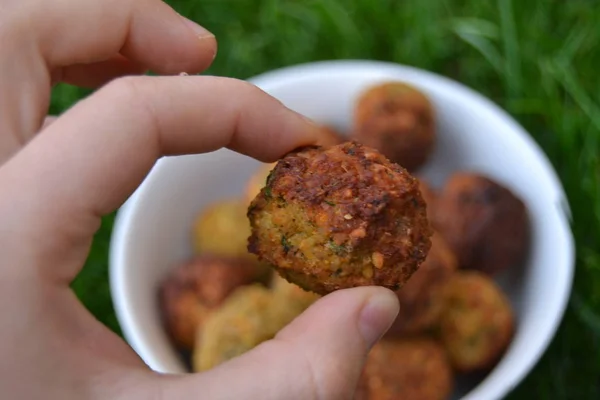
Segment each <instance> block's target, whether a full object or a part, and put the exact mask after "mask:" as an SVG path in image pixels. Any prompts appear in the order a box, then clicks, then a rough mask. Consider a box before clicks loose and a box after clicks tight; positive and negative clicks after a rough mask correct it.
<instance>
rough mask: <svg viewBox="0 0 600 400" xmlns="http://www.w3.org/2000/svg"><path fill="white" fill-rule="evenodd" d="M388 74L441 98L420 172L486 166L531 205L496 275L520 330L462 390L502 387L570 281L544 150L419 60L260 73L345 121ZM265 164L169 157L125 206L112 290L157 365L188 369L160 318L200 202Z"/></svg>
mask: <svg viewBox="0 0 600 400" xmlns="http://www.w3.org/2000/svg"><path fill="white" fill-rule="evenodd" d="M387 79H396V80H403V81H406V82H409V83H412V84H413V85H415V86H417V87H419V88H420V89H421V90H423V91H424V92H425V93H426V94H428V95H429V96H430V98H431V99H432V101H433V103H434V106H435V109H436V114H437V116H436V118H437V125H438V142H437V147H436V149H435V151H434V154H433V157H432V158H431V161H430V162H429V164H428V165H427V166H426V167H425V168H423V169H422V171H420V172H419V175H423V176H425V177H426V178H427V179H428V180H429V181H430V182H431V183H432V184H433V185H434V186H435V185H438V186H439V185H440V184H441V183H443V181H444V180H445V179H446V177H447V176H449V174H451V173H452V172H453V171H455V170H465V169H468V170H475V171H479V172H482V173H485V174H487V175H489V176H491V177H492V178H494V179H495V180H497V181H499V182H500V183H502V184H504V185H505V186H507V187H508V188H510V189H511V190H513V191H514V192H515V193H517V194H518V195H519V196H520V197H521V198H522V199H523V200H524V202H525V203H526V204H527V206H528V209H529V214H530V221H531V226H532V243H531V249H530V252H529V256H528V260H527V262H526V264H525V265H523V266H522V267H520V268H513V269H512V270H511V271H509V272H508V273H506V274H505V275H504V276H503V277H501V279H499V281H500V284H501V285H502V286H503V288H504V289H505V290H506V292H507V293H508V295H509V297H510V300H511V302H512V305H513V307H514V309H515V311H516V314H517V332H516V335H515V338H514V340H513V342H512V344H511V346H510V348H509V349H508V351H507V352H506V354H505V356H504V357H503V359H502V360H501V361H500V363H499V364H498V365H497V366H496V368H495V369H494V370H493V371H492V372H491V373H490V374H488V375H487V376H486V377H485V379H484V380H482V381H481V382H478V381H472V380H466V381H464V382H460V383H459V385H458V387H457V389H456V391H455V394H454V398H464V399H485V400H489V399H496V398H500V397H502V396H503V395H504V394H505V393H506V392H507V391H508V390H510V389H511V388H512V387H514V386H515V385H516V384H517V383H518V382H519V381H520V379H522V377H523V376H524V375H525V374H526V373H527V371H528V370H529V369H530V368H531V367H532V366H533V365H534V364H535V362H536V361H537V360H538V358H539V356H540V355H541V353H542V352H543V351H544V350H545V348H546V346H547V344H548V342H549V340H550V339H551V337H552V336H553V334H554V331H555V329H556V327H557V324H558V323H559V321H560V319H561V317H562V314H563V311H564V307H565V303H566V300H567V298H568V295H569V291H570V287H571V279H572V268H573V257H574V255H573V242H572V237H571V233H570V230H569V226H568V221H567V218H566V216H565V201H564V196H563V192H562V189H561V186H560V183H559V181H558V179H557V178H556V175H555V173H554V171H553V170H552V167H551V166H550V164H549V163H548V161H547V159H546V158H545V156H544V155H543V153H542V152H541V151H540V150H539V148H538V147H537V146H536V145H535V143H534V142H533V141H532V140H531V139H530V137H529V136H528V135H527V134H526V133H525V132H524V131H523V130H522V128H521V127H520V126H518V125H517V124H516V123H515V122H514V121H513V120H512V119H511V118H510V117H508V116H507V115H506V114H505V113H504V112H503V111H501V110H500V109H499V108H497V107H496V106H495V105H494V104H492V103H491V102H490V101H488V100H487V99H485V98H483V97H482V96H480V95H478V94H476V93H475V92H473V91H471V90H469V89H467V88H465V87H464V86H462V85H460V84H458V83H456V82H453V81H450V80H448V79H445V78H442V77H439V76H437V75H434V74H431V73H427V72H424V71H420V70H416V69H413V68H408V67H402V66H398V65H392V64H386V63H377V62H360V61H358V62H357V61H345V62H328V63H315V64H308V65H304V66H299V67H293V68H288V69H284V70H281V71H276V72H273V73H269V74H265V75H262V76H259V77H257V78H255V79H254V80H253V82H254V83H256V84H257V85H258V86H260V87H262V88H263V89H264V90H265V91H267V92H268V93H270V94H271V95H273V96H275V97H277V98H278V99H280V100H281V101H282V102H283V103H284V104H286V105H287V106H288V107H290V108H292V109H294V110H296V111H299V112H301V113H303V114H305V115H307V116H309V117H311V118H313V119H315V120H316V121H318V122H321V123H328V124H332V125H334V126H337V127H339V128H340V129H343V130H345V129H348V128H350V123H351V115H352V111H353V106H354V100H355V99H356V97H357V95H358V93H359V92H360V91H361V90H363V89H364V88H365V87H367V86H369V85H372V84H375V83H377V82H380V81H382V80H387ZM258 165H259V163H258V162H257V161H255V160H253V159H250V158H248V157H245V156H243V155H239V154H237V153H234V152H232V151H229V150H219V151H216V152H213V153H210V154H204V155H193V156H183V157H169V158H163V159H162V160H160V161H159V162H158V163H157V165H156V166H155V168H154V169H153V171H152V172H151V174H150V175H149V176H148V178H147V179H146V181H145V182H144V183H143V185H142V186H141V187H140V188H139V189H138V191H137V192H136V193H135V194H134V195H133V196H132V197H131V199H130V200H129V201H128V202H127V203H126V205H125V206H124V207H123V208H122V209H121V211H120V213H119V218H118V220H117V223H116V227H115V232H114V235H113V243H112V248H111V286H112V290H113V297H114V302H115V306H116V309H117V314H118V318H119V321H120V323H121V325H122V327H123V330H124V333H125V335H126V337H127V339H128V340H129V342H130V344H131V345H132V346H133V347H134V349H135V350H136V351H137V352H138V353H139V354H140V356H141V357H142V358H143V359H144V361H145V362H146V363H147V364H148V365H149V366H150V367H151V368H153V369H155V370H157V371H161V372H183V371H184V365H183V363H182V362H181V361H180V360H179V358H178V355H177V353H176V352H175V350H174V349H173V347H172V346H171V344H170V343H169V340H168V338H167V336H166V334H165V332H164V330H163V328H162V326H161V321H160V316H159V313H158V305H157V301H156V290H157V284H158V281H159V279H161V278H162V277H163V276H164V275H165V273H166V272H167V271H168V270H169V269H170V268H171V267H172V266H173V265H174V264H175V263H177V262H180V261H183V260H185V259H186V258H188V257H189V256H190V255H191V243H190V230H191V225H192V222H193V219H194V217H195V215H196V213H197V212H198V211H199V210H200V209H201V208H202V207H204V206H206V205H208V204H209V203H211V202H213V201H216V200H218V199H221V198H223V197H228V196H239V195H241V193H242V190H243V187H244V184H245V182H246V181H247V180H248V179H249V178H250V176H251V175H252V173H253V172H254V170H255V169H256V167H257V166H258Z"/></svg>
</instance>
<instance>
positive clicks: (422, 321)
mask: <svg viewBox="0 0 600 400" xmlns="http://www.w3.org/2000/svg"><path fill="white" fill-rule="evenodd" d="M456 269H457V262H456V257H455V256H454V254H453V253H452V251H451V250H450V248H449V247H448V245H447V244H446V242H445V241H444V239H442V238H441V237H440V235H439V234H437V233H435V234H434V235H433V236H432V237H431V249H430V250H429V254H428V255H427V258H426V259H425V262H424V263H423V264H422V265H421V267H420V268H419V269H418V270H417V272H415V273H414V274H413V276H411V278H410V279H409V280H408V282H406V284H405V285H404V286H403V287H402V289H400V290H399V291H397V292H396V294H397V296H398V300H399V301H400V307H401V309H402V312H400V314H399V315H398V318H396V321H394V323H393V325H392V327H391V328H390V329H389V331H388V335H412V334H418V333H423V332H425V331H427V330H429V329H431V328H433V327H434V326H435V324H436V323H437V322H438V319H439V317H440V314H441V312H442V309H443V307H444V296H443V294H442V291H441V288H442V287H443V285H444V283H445V282H447V281H448V279H450V277H451V276H452V275H453V274H454V272H455V271H456Z"/></svg>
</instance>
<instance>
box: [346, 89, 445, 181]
mask: <svg viewBox="0 0 600 400" xmlns="http://www.w3.org/2000/svg"><path fill="white" fill-rule="evenodd" d="M353 139H355V140H357V141H359V142H361V143H364V144H365V145H367V146H371V147H373V148H375V149H377V150H379V151H381V152H382V153H383V154H384V155H385V156H386V157H388V158H389V159H390V160H392V161H394V162H396V163H398V164H400V165H401V166H403V167H404V168H406V169H408V170H409V171H414V170H416V169H418V168H419V167H421V166H422V165H423V164H424V163H425V162H426V161H427V160H428V159H429V156H430V154H431V152H432V151H433V147H434V145H435V139H436V133H435V118H434V112H433V106H432V104H431V102H430V101H429V99H428V98H427V96H425V94H423V93H422V92H421V91H420V90H418V89H416V88H415V87H413V86H410V85H407V84H406V83H402V82H387V83H383V84H380V85H377V86H374V87H372V88H370V89H368V90H367V91H365V92H364V93H363V94H362V95H361V96H360V97H359V99H358V101H357V103H356V109H355V112H354V130H353Z"/></svg>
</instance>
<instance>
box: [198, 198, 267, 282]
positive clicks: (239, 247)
mask: <svg viewBox="0 0 600 400" xmlns="http://www.w3.org/2000/svg"><path fill="white" fill-rule="evenodd" d="M246 210H247V206H246V204H245V203H244V202H243V201H240V200H239V199H227V200H223V201H220V202H215V203H213V204H211V205H209V206H208V207H206V208H204V209H203V210H202V212H201V213H200V214H199V215H198V217H197V219H196V222H195V224H194V228H193V235H192V237H193V245H194V252H195V253H196V254H204V253H210V254H216V255H223V256H227V257H241V258H246V259H248V260H250V261H252V262H254V263H255V264H256V268H257V269H258V270H259V271H260V272H261V273H262V274H264V279H265V280H268V279H269V278H270V276H269V275H270V272H271V269H270V268H269V267H268V266H267V265H265V264H264V263H260V262H259V261H258V258H257V257H256V256H255V255H254V254H251V253H250V252H248V236H250V223H249V222H248V218H247V217H246Z"/></svg>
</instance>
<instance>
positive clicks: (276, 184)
mask: <svg viewBox="0 0 600 400" xmlns="http://www.w3.org/2000/svg"><path fill="white" fill-rule="evenodd" d="M248 217H249V219H250V222H251V225H252V235H251V237H250V239H249V245H248V249H249V250H250V251H251V252H252V253H254V254H257V255H258V256H259V257H260V258H262V259H264V260H266V261H267V262H269V263H270V264H272V265H273V266H274V267H275V268H276V270H277V271H278V272H279V273H280V274H281V276H283V277H284V278H285V279H287V280H288V281H290V282H293V283H295V284H297V285H298V286H300V287H302V288H303V289H305V290H310V291H313V292H315V293H318V294H326V293H329V292H332V291H334V290H337V289H342V288H348V287H354V286H366V285H379V286H385V287H388V288H391V289H392V290H397V289H399V288H400V287H401V286H402V285H403V284H404V282H406V280H407V279H408V278H409V277H410V276H411V275H412V274H413V272H414V271H415V270H416V269H417V268H418V267H419V265H420V264H421V263H422V262H423V260H424V259H425V257H426V256H427V252H428V251H429V247H430V245H431V242H430V240H429V237H430V236H431V233H432V231H431V228H430V227H429V222H428V221H427V216H426V211H425V203H424V202H423V199H422V197H421V194H420V192H419V183H418V181H417V180H416V179H415V178H413V177H412V176H411V175H410V174H409V173H408V172H407V171H406V170H405V169H404V168H402V167H400V166H399V165H397V164H394V163H391V162H390V161H389V160H387V159H386V158H385V157H384V156H383V155H381V154H380V153H379V152H377V151H376V150H374V149H371V148H368V147H366V146H363V145H361V144H359V143H356V142H346V143H343V144H341V145H337V146H333V147H329V148H318V147H317V148H315V147H310V148H304V149H301V150H298V151H295V152H292V153H290V154H288V155H287V156H286V157H284V158H283V159H282V160H280V161H279V162H278V163H277V165H276V166H275V168H274V169H273V171H272V172H271V174H270V175H269V177H268V179H267V185H266V187H264V188H263V189H262V190H261V192H260V194H259V195H258V196H257V197H256V199H255V200H254V201H253V202H252V203H251V205H250V207H249V208H248Z"/></svg>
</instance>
